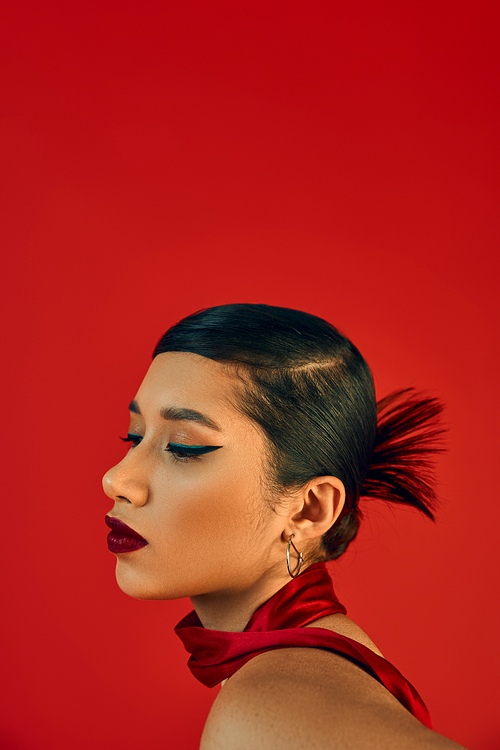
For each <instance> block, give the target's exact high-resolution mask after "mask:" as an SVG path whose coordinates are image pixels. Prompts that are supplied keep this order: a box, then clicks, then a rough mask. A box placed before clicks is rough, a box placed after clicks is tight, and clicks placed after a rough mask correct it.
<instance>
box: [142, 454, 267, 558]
mask: <svg viewBox="0 0 500 750" xmlns="http://www.w3.org/2000/svg"><path fill="white" fill-rule="evenodd" d="M179 468H180V469H182V468H184V467H179ZM186 469H187V467H186ZM152 490H153V492H152V497H151V510H152V511H153V510H154V517H155V529H154V537H155V539H157V541H158V544H159V545H161V547H162V548H163V549H165V551H167V550H168V549H169V548H170V549H172V547H174V546H175V547H178V545H186V546H187V547H194V546H200V545H201V546H206V545H207V544H210V545H212V546H214V545H215V544H218V545H219V546H221V545H223V546H224V547H226V546H227V545H230V546H231V542H232V544H233V545H234V547H237V546H238V545H241V544H242V543H246V542H247V541H248V540H249V539H251V538H252V537H253V536H254V535H255V532H256V527H257V526H258V522H259V520H260V518H261V516H262V513H261V510H262V506H263V505H264V500H263V498H262V496H261V491H260V482H259V481H258V480H257V479H256V478H255V477H254V478H253V479H252V478H251V475H248V473H247V472H246V471H245V472H241V471H240V472H236V471H224V472H223V471H219V472H216V471H214V472H211V473H210V474H208V475H207V474H206V473H202V472H199V473H197V472H196V473H195V472H194V471H192V472H189V473H188V471H186V472H185V473H184V474H180V471H178V475H177V476H174V477H172V476H170V477H169V479H168V481H162V482H159V483H158V485H157V486H156V487H152ZM155 490H156V491H155ZM153 505H155V506H156V507H155V508H154V509H153ZM187 547H184V550H185V552H186V551H187Z"/></svg>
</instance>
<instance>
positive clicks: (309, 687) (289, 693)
mask: <svg viewBox="0 0 500 750" xmlns="http://www.w3.org/2000/svg"><path fill="white" fill-rule="evenodd" d="M241 387H242V386H241V382H240V381H239V380H238V378H236V377H235V374H234V372H233V371H232V370H231V368H230V367H227V366H225V365H223V364H220V363H218V362H214V361H212V360H209V359H205V358H204V357H200V356H199V355H196V354H189V353H184V352H168V353H165V354H160V355H159V356H158V357H156V358H155V359H154V360H153V363H152V364H151V367H150V368H149V370H148V372H147V374H146V377H145V379H144V381H143V383H142V384H141V386H140V388H139V390H138V392H137V395H136V397H135V399H134V401H135V403H136V405H137V407H138V409H139V411H140V414H138V413H135V412H131V420H130V427H129V433H131V434H134V435H137V436H139V437H138V438H137V439H136V440H135V441H134V442H133V444H132V447H131V448H130V450H129V451H128V452H127V454H126V455H125V457H124V458H123V460H122V461H121V462H120V463H119V464H117V466H115V467H113V468H112V469H110V470H109V471H108V472H107V473H106V475H105V476H104V478H103V487H104V490H105V492H106V494H107V495H108V496H109V497H110V498H111V499H112V500H113V507H112V509H111V511H110V512H109V514H108V515H110V516H112V517H114V518H118V519H119V520H121V521H123V522H124V523H126V524H127V525H128V526H129V527H131V528H132V529H134V530H135V531H137V532H138V533H139V534H140V535H141V536H142V537H144V538H145V539H146V540H147V541H148V545H147V546H145V547H143V548H141V549H138V550H135V551H133V552H127V553H121V554H117V563H116V578H117V582H118V585H119V586H120V588H121V589H122V590H123V591H124V592H125V593H126V594H128V595H129V596H132V597H135V598H139V599H177V598H180V597H185V596H189V597H190V598H191V601H192V603H193V606H194V608H195V610H196V612H197V614H198V616H199V618H200V620H201V622H202V623H203V625H204V626H205V627H207V628H211V629H216V630H226V631H242V630H243V629H244V627H245V625H246V623H247V622H248V620H249V619H250V617H251V615H252V614H253V612H254V611H255V610H256V609H257V607H259V606H260V605H261V604H262V603H263V602H265V601H267V600H268V599H269V598H270V597H271V596H273V594H274V593H276V591H278V590H279V589H280V588H281V587H282V586H284V585H285V584H286V583H287V582H288V581H289V580H290V579H289V575H288V572H287V569H286V564H285V556H286V547H287V544H288V540H289V538H290V535H291V534H294V540H293V541H294V544H295V546H296V547H297V549H298V550H299V552H302V553H303V555H304V559H305V561H306V562H305V566H306V565H307V561H308V560H312V559H314V556H315V554H317V552H318V549H319V540H320V537H321V536H322V535H323V534H324V533H325V532H326V531H327V530H328V529H329V528H330V526H331V525H332V524H333V523H334V522H335V520H336V518H337V517H338V515H339V514H340V512H341V510H342V507H343V503H344V499H345V492H344V487H343V484H342V482H341V481H340V480H339V479H338V478H336V477H316V478H315V479H313V480H312V481H311V482H308V483H307V484H306V485H305V486H304V487H302V488H300V489H298V490H297V491H296V492H295V493H293V494H292V495H287V496H286V497H284V496H283V497H280V498H276V497H273V498H272V499H273V504H274V505H275V509H274V510H273V509H272V507H271V504H270V502H269V500H270V498H269V496H268V490H267V489H266V476H267V456H268V453H267V442H266V439H265V437H264V435H263V434H262V432H261V430H260V428H259V427H258V426H257V425H256V424H255V423H254V422H253V421H252V420H250V419H249V418H248V417H246V416H245V415H243V414H242V413H241V412H240V410H239V409H238V407H237V404H238V396H239V389H240V388H241ZM165 408H177V409H179V408H185V409H186V408H187V409H191V410H196V411H197V412H200V413H202V414H203V415H206V416H207V417H208V418H209V420H210V421H211V422H213V423H215V425H217V428H218V429H214V427H210V426H207V425H204V424H201V423H199V422H196V421H193V420H192V419H182V420H178V419H172V418H169V419H165V418H164V417H163V416H161V414H160V412H161V410H162V409H165ZM171 443H177V444H183V445H198V446H199V445H211V446H221V447H220V448H218V449H217V450H214V451H212V452H211V453H207V454H205V455H201V456H198V457H196V458H192V457H191V458H187V457H186V456H185V454H184V455H183V454H174V453H172V452H169V451H168V450H166V449H167V448H168V446H169V444H171ZM312 625H313V626H316V627H317V626H321V627H324V628H327V629H330V630H334V631H336V632H338V633H340V634H342V635H347V636H349V637H351V638H354V639H355V640H358V641H359V642H361V643H363V644H364V645H366V646H368V647H369V648H372V649H373V650H374V651H375V652H376V653H378V654H380V652H379V651H378V649H377V647H376V646H375V644H373V642H372V641H371V640H370V639H369V638H368V636H367V635H366V634H365V633H363V631H362V630H361V629H360V628H359V627H358V626H357V625H356V624H355V623H353V622H352V621H351V620H349V619H348V618H347V617H345V616H343V615H331V616H329V617H326V618H321V620H318V621H317V622H315V623H313V624H312ZM298 707H300V711H299V712H298V710H297V709H298ZM332 707H334V708H335V710H332ZM200 747H201V749H202V750H225V749H226V748H227V749H228V750H229V749H231V750H237V748H242V749H243V748H245V750H252V748H254V747H255V748H257V747H258V748H259V750H265V748H272V749H273V750H279V748H282V747H283V748H286V749H287V750H294V748H302V747H303V748H306V747H307V748H308V750H313V749H314V748H339V750H340V749H341V748H342V749H344V748H351V747H352V748H356V749H357V750H363V748H365V747H366V748H370V750H373V749H375V750H377V748H380V749H381V750H382V748H383V750H390V748H393V747H394V748H398V750H405V748H422V749H423V748H434V747H435V748H453V747H455V748H456V747H458V745H455V744H454V743H452V742H450V741H449V740H446V739H445V738H442V737H440V736H439V735H437V734H435V733H434V732H431V731H430V730H428V729H426V728H425V727H423V725H422V724H420V722H418V721H417V720H416V719H415V718H414V717H412V716H411V715H410V714H409V713H408V711H406V709H404V708H403V707H402V706H401V704H400V703H399V702H398V701H397V700H396V699H395V698H393V696H391V695H390V694H389V693H388V691H387V690H386V689H385V688H384V687H383V686H382V685H380V683H378V682H377V681H376V680H374V679H373V678H372V677H369V676H368V675H367V674H366V673H365V672H364V671H363V670H362V669H360V668H359V667H358V666H356V665H354V664H352V663H351V662H349V661H348V660H347V659H345V658H343V657H341V656H339V655H336V654H333V653H330V652H326V651H321V650H319V649H300V648H295V649H279V650H276V651H271V652H267V653H264V654H261V655H259V656H257V657H255V658H254V659H252V660H251V661H250V662H248V663H247V664H245V665H244V666H243V667H242V668H241V669H240V670H239V671H238V672H237V673H236V674H235V675H233V676H232V677H231V678H230V679H229V680H228V681H227V682H226V684H225V685H224V687H223V688H222V690H221V691H220V693H219V695H218V697H217V699H216V701H215V703H214V706H213V708H212V710H211V712H210V716H209V718H208V721H207V724H206V727H205V731H204V734H203V738H202V742H201V746H200Z"/></svg>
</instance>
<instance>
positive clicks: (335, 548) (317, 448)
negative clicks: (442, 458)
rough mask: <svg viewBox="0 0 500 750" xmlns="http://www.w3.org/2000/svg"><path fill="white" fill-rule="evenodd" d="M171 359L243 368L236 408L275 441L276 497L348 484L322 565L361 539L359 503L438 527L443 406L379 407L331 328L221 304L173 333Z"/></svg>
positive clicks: (160, 348)
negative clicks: (402, 510)
mask: <svg viewBox="0 0 500 750" xmlns="http://www.w3.org/2000/svg"><path fill="white" fill-rule="evenodd" d="M164 352H191V353H194V354H199V355H201V356H202V357H207V358H208V359H213V360H215V361H217V362H221V363H226V364H229V365H232V366H234V367H235V368H236V371H237V372H238V374H239V376H240V378H241V380H242V381H243V384H244V387H243V389H242V396H241V403H240V404H239V406H240V408H241V410H242V411H243V413H245V414H246V415H247V416H249V417H250V418H251V419H253V420H254V421H255V422H256V423H257V424H258V425H260V427H261V428H262V430H263V432H264V434H265V435H266V437H267V440H268V442H269V446H270V456H271V460H270V477H269V480H270V483H271V487H272V488H275V489H279V490H280V491H281V492H283V490H291V489H294V488H297V487H301V486H303V485H304V484H306V483H307V482H308V481H310V480H311V479H313V478H314V477H317V476H336V477H338V478H339V479H340V480H341V481H342V482H343V483H344V486H345V489H346V503H345V507H344V510H343V512H342V514H341V516H340V517H339V519H338V520H337V522H336V523H335V524H334V525H333V526H332V527H331V528H330V529H329V530H328V532H327V533H326V534H324V535H323V537H322V539H321V546H322V552H323V553H324V558H325V559H333V558H337V557H339V556H340V555H341V554H342V553H343V552H344V551H345V550H346V549H347V546H348V545H349V543H350V542H351V541H352V540H353V539H354V537H355V536H356V534H357V531H358V527H359V519H360V511H359V506H358V500H359V498H360V497H370V498H379V499H382V500H386V501H389V502H391V503H402V504H404V505H408V506H412V507H414V508H418V509H419V510H420V511H422V513H425V515H427V516H429V517H430V518H432V519H433V518H434V513H433V510H434V508H435V504H436V498H435V493H434V489H433V483H432V476H431V472H430V470H431V468H432V462H431V458H432V456H433V454H434V453H435V452H436V451H439V450H440V446H439V439H440V437H441V435H442V432H443V430H442V428H441V427H440V426H439V415H440V412H441V410H442V406H441V404H440V403H439V401H437V400H436V399H434V398H429V397H427V396H424V395H422V394H419V393H416V392H415V391H414V390H413V389H406V390H403V391H398V392H396V393H392V394H391V395H389V396H387V397H386V398H384V399H382V400H381V401H379V402H378V403H377V402H376V399H375V389H374V385H373V378H372V375H371V372H370V369H369V367H368V365H367V364H366V362H365V360H364V359H363V357H362V356H361V354H360V353H359V351H358V349H357V348H356V347H355V346H354V344H352V343H351V341H349V339H347V338H346V337H345V336H343V335H342V334H341V333H340V332H339V331H338V330H337V329H336V328H334V326H332V325H331V324H330V323H328V322H327V321H326V320H323V319H322V318H318V317H316V316H315V315H310V314H309V313H305V312H301V311H299V310H291V309H288V308H284V307H272V306H269V305H257V304H233V305H221V306H219V307H211V308H208V309H206V310H200V311H199V312H196V313H194V314H193V315H189V316H188V317H187V318H184V319H183V320H181V321H180V322H179V323H177V324H176V325H174V326H172V327H171V328H170V329H169V330H168V331H167V332H166V333H165V335H164V336H162V338H161V339H160V340H159V342H158V344H157V345H156V347H155V350H154V352H153V358H154V357H156V356H157V355H158V354H162V353H164Z"/></svg>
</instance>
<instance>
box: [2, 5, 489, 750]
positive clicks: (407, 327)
mask: <svg viewBox="0 0 500 750" xmlns="http://www.w3.org/2000/svg"><path fill="white" fill-rule="evenodd" d="M495 7H496V3H493V2H491V3H488V2H482V0H479V2H476V3H474V4H473V5H472V4H471V5H469V6H466V5H463V4H462V5H460V4H453V5H451V4H449V3H447V2H428V1H427V0H424V2H423V3H419V4H417V5H415V4H406V3H400V2H395V1H394V2H391V1H389V0H379V1H378V2H376V3H375V2H356V1H355V2H353V3H340V2H337V1H336V0H335V1H332V2H330V1H327V0H318V1H317V2H314V0H313V1H312V2H311V1H310V0H309V2H307V3H306V2H301V1H300V2H296V3H290V2H284V0H279V1H277V0H271V2H269V1H267V2H253V3H248V2H239V3H234V2H219V1H218V0H216V1H215V2H211V3H205V2H204V3H202V2H196V1H194V2H193V1H191V0H187V2H183V3H173V2H160V1H159V0H158V1H153V0H145V2H142V3H130V2H125V3H124V2H120V3H118V2H106V0H104V2H101V3H96V2H93V3H90V4H89V3H88V2H85V3H83V2H81V0H76V1H74V2H71V3H68V2H62V1H61V2H55V1H52V0H49V2H46V3H34V2H31V3H16V4H14V3H11V4H10V7H9V8H7V10H6V13H7V18H6V20H4V22H3V23H2V28H1V35H2V38H1V44H0V50H1V55H2V57H3V70H2V73H1V86H2V89H3V92H2V96H1V107H2V115H1V135H0V152H1V155H2V163H3V168H2V174H3V178H4V179H3V181H2V182H3V186H2V198H1V210H2V213H3V214H4V216H3V219H2V234H3V235H4V240H3V245H4V252H5V255H4V261H3V271H4V273H3V274H2V275H3V281H4V290H3V292H2V305H3V306H5V307H4V310H3V312H2V322H3V329H4V343H3V346H2V352H3V354H4V365H3V367H2V378H3V379H4V382H3V399H4V411H3V419H4V421H3V429H2V438H3V441H4V449H3V456H4V457H6V462H5V466H4V469H3V471H2V478H3V482H2V484H3V495H4V497H3V501H2V515H1V517H2V528H3V534H2V536H3V545H4V546H3V548H4V550H5V554H4V555H3V565H2V568H3V575H2V605H3V616H2V628H4V630H5V632H4V633H3V635H2V638H1V643H2V646H3V647H5V653H4V655H3V663H4V664H5V665H6V668H7V672H6V675H7V677H4V678H3V679H2V691H3V695H2V696H1V701H0V704H1V706H2V723H1V728H0V746H1V747H2V748H5V749H6V750H46V749H47V748H50V750H59V749H63V748H64V750H65V749H66V748H68V747H72V748H74V750H80V749H82V750H83V749H85V750H87V748H88V747H93V748H97V749H98V750H99V749H100V748H102V749H104V748H106V750H115V749H116V750H118V748H120V750H123V749H127V748H130V749H131V748H136V747H138V746H141V747H142V746H148V747H175V748H186V749H187V750H191V748H196V747H197V743H198V740H199V735H200V732H201V728H202V725H203V721H204V718H205V716H206V714H207V711H208V709H209V706H210V704H211V702H212V701H213V699H214V697H215V694H216V690H214V691H209V690H207V689H205V688H203V687H201V686H199V685H198V684H197V683H196V682H195V681H194V679H193V678H192V677H191V675H190V673H189V672H188V670H187V668H186V666H185V661H186V655H185V653H184V652H183V650H182V647H181V644H180V642H179V641H177V639H176V638H175V636H174V635H173V632H172V628H173V625H174V624H175V623H176V622H177V621H178V620H179V619H180V617H181V616H182V615H183V614H184V613H185V612H186V611H187V610H188V607H189V602H188V601H177V602H141V601H135V600H132V599H129V598H127V597H126V596H125V595H124V594H122V593H121V592H120V591H119V590H118V588H117V586H116V584H115V581H114V572H113V571H114V558H113V557H112V555H110V554H109V552H108V551H107V548H106V542H105V539H106V528H105V526H104V523H103V516H104V514H105V513H106V511H107V510H108V509H109V507H110V506H109V502H108V500H107V498H105V497H104V495H103V494H102V492H101V489H100V478H101V475H102V474H103V473H104V471H105V470H106V469H107V468H108V467H109V466H110V465H111V464H112V463H113V462H116V461H117V460H118V459H119V457H120V456H121V455H122V453H123V446H122V445H121V444H120V443H119V441H118V439H117V436H118V434H120V433H123V431H124V430H125V429H126V426H127V414H126V406H127V404H128V402H129V400H130V398H131V397H132V396H133V395H134V393H135V389H136V388H137V386H138V384H139V382H140V380H141V378H142V376H143V374H144V372H145V370H146V368H147V366H148V363H149V358H150V353H151V351H152V348H153V345H154V344H155V342H156V340H157V338H158V337H159V336H160V335H161V334H162V333H163V331H164V330H165V329H166V328H167V327H168V326H169V325H170V324H171V323H173V322H174V321H176V320H178V319H179V318H180V317H182V316H184V315H185V314H187V313H189V312H192V311H193V310H195V309H199V308H201V307H204V306H209V305H214V304H220V303H226V302H234V301H245V302H247V301H248V302H267V303H270V304H275V305H284V306H289V307H298V308H301V309H304V310H307V311H309V312H312V313H315V314H317V315H320V316H323V317H325V318H327V319H328V320H331V321H332V322H333V323H335V324H336V325H337V326H338V327H340V329H341V330H343V331H345V332H346V333H347V334H348V335H349V336H350V337H351V338H352V339H353V340H354V342H355V343H356V344H357V345H358V346H359V348H360V349H361V351H362V352H363V353H364V354H365V356H366V358H367V359H368V361H369V363H370V364H371V366H372V369H373V371H374V373H375V377H376V383H377V388H378V392H379V394H380V395H384V394H385V393H387V392H388V391H389V390H391V389H393V388H397V387H404V386H407V385H414V386H417V387H420V388H423V389H428V390H430V391H431V392H432V393H433V394H434V395H438V396H440V397H441V398H442V399H443V400H444V401H445V402H446V404H447V407H448V408H447V412H446V414H447V421H448V423H449V426H450V429H451V432H450V441H449V445H450V452H449V453H448V454H447V455H446V456H444V457H443V458H442V459H440V462H439V476H440V482H441V484H440V494H441V496H442V499H443V503H442V509H441V512H440V516H439V520H438V523H437V524H436V525H435V526H433V525H432V524H431V523H430V522H427V521H426V520H425V519H422V518H420V517H418V516H417V515H415V514H414V513H413V512H405V511H400V510H394V511H388V510H387V509H386V508H384V507H378V506H377V505H376V504H375V505H373V506H371V508H368V509H366V515H367V519H366V521H365V523H364V526H363V529H362V531H361V533H360V536H359V539H358V540H357V542H356V543H355V545H353V548H352V550H351V551H349V553H348V554H347V556H346V557H345V559H342V560H341V561H340V562H339V563H338V564H336V565H335V567H334V576H335V579H336V587H337V589H338V593H339V595H340V597H341V599H342V600H343V601H345V603H346V605H347V607H348V610H349V614H350V615H351V616H352V617H353V618H354V619H355V620H357V621H358V622H359V623H360V624H361V625H362V626H363V627H364V628H365V629H366V630H367V631H368V632H369V633H370V634H371V636H372V637H373V638H374V640H375V641H376V642H377V643H378V645H379V646H380V648H381V649H382V651H383V652H384V653H385V654H386V655H387V656H388V657H389V658H390V659H391V660H392V661H393V662H394V663H395V664H396V665H397V666H398V667H399V668H400V669H401V671H402V672H403V673H404V674H405V675H406V676H407V677H408V678H409V679H410V680H411V681H412V682H413V683H414V684H415V685H416V686H417V687H418V689H419V690H420V692H421V693H422V695H423V696H424V698H425V699H426V701H427V703H428V705H429V707H430V710H431V713H432V715H433V717H434V721H435V725H436V728H437V730H438V731H441V732H442V733H444V734H447V735H449V736H450V737H451V738H453V739H455V740H456V741H458V742H460V743H462V744H464V745H465V746H466V747H468V748H471V749H472V750H493V749H494V748H495V749H496V748H498V746H499V744H500V728H499V725H498V719H497V716H498V706H497V704H498V696H497V695H496V690H497V686H498V677H499V673H498V656H497V655H496V653H497V652H496V644H497V642H498V590H497V589H496V588H495V586H494V578H495V571H496V570H497V569H498V559H497V530H498V524H499V522H500V514H499V505H498V501H497V498H496V495H497V492H496V489H497V488H496V466H497V464H498V458H497V457H498V448H499V446H498V444H497V438H498V423H499V417H500V415H499V409H498V397H497V394H498V384H497V381H498V375H497V369H498V363H499V362H498V360H499V357H498V335H497V329H498V318H497V307H498V305H497V297H498V218H499V212H498V194H499V186H500V178H499V175H500V171H499V160H498V141H497V135H498V80H497V72H498V65H497V59H496V51H497V47H498V41H497V31H496V19H495V18H494V8H495ZM495 658H496V661H495Z"/></svg>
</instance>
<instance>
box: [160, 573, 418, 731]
mask: <svg viewBox="0 0 500 750" xmlns="http://www.w3.org/2000/svg"><path fill="white" fill-rule="evenodd" d="M336 612H340V613H342V614H345V613H346V610H345V607H343V606H342V604H340V602H339V601H338V599H337V597H336V596H335V592H334V590H333V585H332V580H331V578H330V575H329V573H328V570H327V568H326V565H325V563H315V564H314V565H311V566H309V568H307V570H305V571H304V572H303V573H301V574H300V575H299V576H298V577H297V578H294V579H293V580H291V581H289V582H288V583H287V584H286V586H283V588H281V589H280V590H279V591H278V592H277V593H276V594H274V596H272V597H271V598H270V599H269V600H268V601H267V602H265V603H264V604H262V605H261V606H260V607H259V608H258V609H257V610H256V611H255V612H254V614H253V615H252V617H251V618H250V620H249V621H248V624H247V626H246V627H245V630H244V631H243V632H241V633H234V632H225V631H222V630H208V629H206V628H204V627H203V625H202V624H201V622H200V620H199V618H198V616H197V614H196V612H194V610H193V612H190V613H189V614H188V615H187V616H186V617H184V618H183V619H182V620H181V621H180V623H179V624H178V625H177V627H176V628H175V632H176V634H177V635H178V636H179V638H180V639H181V641H182V642H183V644H184V647H185V648H186V651H188V653H190V654H191V657H190V658H189V661H188V666H189V668H190V670H191V672H192V673H193V675H194V676H195V677H196V679H197V680H199V681H200V682H202V683H203V684H204V685H207V687H214V685H217V684H218V683H219V682H222V680H225V679H226V678H228V677H231V675H232V674H234V673H235V672H236V671H237V670H238V669H239V668H240V667H242V666H243V664H245V663H246V662H247V661H249V660H250V659H252V658H253V657H254V656H257V655H258V654H262V653H263V652H264V651H270V650H272V649H275V648H288V647H293V646H300V647H302V648H304V647H307V646H308V647H310V648H322V649H327V650H329V651H333V652H335V653H337V654H342V656H345V657H346V658H348V659H350V660H351V661H353V662H354V663H355V664H358V665H359V666H360V667H361V668H362V669H364V670H365V672H368V674H371V675H372V676H373V677H375V678H376V679H378V680H379V681H380V682H381V683H382V685H384V686H385V687H386V688H387V689H388V690H389V692H390V693H392V695H394V697H395V698H397V699H398V700H399V702H400V703H402V704H403V706H405V708H407V709H408V711H410V712H411V713H412V714H413V715H414V716H415V717H416V718H417V719H419V720H420V721H421V722H422V723H423V724H425V726H427V727H429V728H431V729H432V724H431V719H430V716H429V712H428V710H427V708H426V706H425V704H424V702H423V701H422V699H421V697H420V696H419V694H418V693H417V691H416V690H415V688H414V687H413V686H412V685H410V683H409V682H408V681H407V680H405V678H404V677H403V675H402V674H401V673H400V672H398V670H397V669H396V668H395V667H393V666H392V664H390V663H389V662H388V661H387V660H386V659H384V658H382V657H381V656H378V655H377V654H375V653H374V652H373V651H372V650H371V649H369V648H367V647H366V646H363V645H362V644H361V643H358V642H357V641H354V640H353V639H352V638H347V637H345V636H343V635H338V634H337V633H333V632H331V631H330V630H325V629H324V628H312V627H311V628H305V627H304V625H307V624H308V623H310V622H314V621H315V620H318V619H319V618H320V617H325V616H326V615H331V614H335V613H336Z"/></svg>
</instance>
